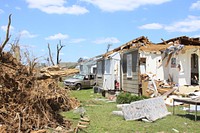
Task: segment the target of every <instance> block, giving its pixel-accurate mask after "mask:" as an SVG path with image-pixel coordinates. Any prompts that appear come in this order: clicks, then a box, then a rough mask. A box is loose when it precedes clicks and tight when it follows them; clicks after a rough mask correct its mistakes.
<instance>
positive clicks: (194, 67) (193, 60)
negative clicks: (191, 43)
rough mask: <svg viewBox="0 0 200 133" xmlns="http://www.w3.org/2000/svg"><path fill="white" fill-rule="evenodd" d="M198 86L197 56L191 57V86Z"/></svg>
mask: <svg viewBox="0 0 200 133" xmlns="http://www.w3.org/2000/svg"><path fill="white" fill-rule="evenodd" d="M198 84H199V56H198V55H197V54H192V55H191V85H198Z"/></svg>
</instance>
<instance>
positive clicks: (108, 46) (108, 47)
mask: <svg viewBox="0 0 200 133" xmlns="http://www.w3.org/2000/svg"><path fill="white" fill-rule="evenodd" d="M110 46H112V44H108V45H107V52H108V51H109V49H110Z"/></svg>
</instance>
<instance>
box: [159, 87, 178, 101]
mask: <svg viewBox="0 0 200 133" xmlns="http://www.w3.org/2000/svg"><path fill="white" fill-rule="evenodd" d="M177 89H178V88H175V87H174V88H172V89H170V90H169V91H167V92H165V93H164V94H163V95H162V97H163V99H166V98H167V97H168V96H169V95H170V94H171V93H173V92H174V91H175V90H177Z"/></svg>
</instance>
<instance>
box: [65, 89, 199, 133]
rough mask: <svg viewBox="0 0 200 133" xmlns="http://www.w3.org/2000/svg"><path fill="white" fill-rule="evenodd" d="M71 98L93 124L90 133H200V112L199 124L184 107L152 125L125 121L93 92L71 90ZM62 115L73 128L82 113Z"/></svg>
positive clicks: (88, 129)
mask: <svg viewBox="0 0 200 133" xmlns="http://www.w3.org/2000/svg"><path fill="white" fill-rule="evenodd" d="M71 96H73V97H76V98H77V99H78V100H80V102H81V106H82V107H84V108H85V110H86V115H87V116H88V117H89V119H90V125H89V126H88V128H86V129H85V131H86V132H88V133H135V132H137V133H138V132H139V133H156V132H162V133H176V132H180V133H183V132H185V133H200V113H199V114H198V115H199V117H198V121H196V122H195V121H194V115H192V114H187V112H185V111H182V110H181V108H182V107H183V106H177V107H176V108H175V113H176V115H168V116H167V117H164V118H162V119H159V120H157V121H155V122H153V123H149V122H143V121H125V120H124V118H123V117H120V116H116V115H113V114H112V111H115V110H118V109H117V107H116V105H117V104H116V103H109V102H107V101H106V100H102V99H104V97H102V96H101V94H96V93H93V90H92V89H87V90H80V91H71ZM97 99H100V100H97ZM168 111H169V112H172V107H168ZM62 114H63V115H64V116H65V118H66V119H69V120H71V121H72V122H73V127H75V126H76V125H77V123H78V121H79V120H80V114H79V113H74V112H73V111H69V112H63V113H62ZM85 131H81V132H85Z"/></svg>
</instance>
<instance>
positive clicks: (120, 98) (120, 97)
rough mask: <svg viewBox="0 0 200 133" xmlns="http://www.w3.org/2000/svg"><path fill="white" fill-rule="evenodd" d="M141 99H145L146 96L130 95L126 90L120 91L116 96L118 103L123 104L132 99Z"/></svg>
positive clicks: (132, 100)
mask: <svg viewBox="0 0 200 133" xmlns="http://www.w3.org/2000/svg"><path fill="white" fill-rule="evenodd" d="M143 99H147V97H145V96H137V95H132V94H131V93H128V92H122V93H120V94H119V95H118V96H117V99H116V102H117V103H118V104H125V103H131V102H134V101H139V100H143Z"/></svg>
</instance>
